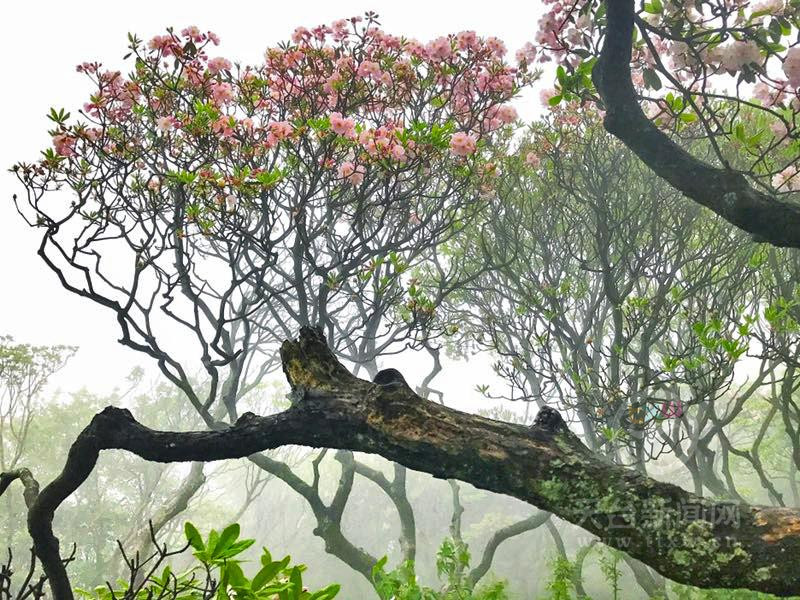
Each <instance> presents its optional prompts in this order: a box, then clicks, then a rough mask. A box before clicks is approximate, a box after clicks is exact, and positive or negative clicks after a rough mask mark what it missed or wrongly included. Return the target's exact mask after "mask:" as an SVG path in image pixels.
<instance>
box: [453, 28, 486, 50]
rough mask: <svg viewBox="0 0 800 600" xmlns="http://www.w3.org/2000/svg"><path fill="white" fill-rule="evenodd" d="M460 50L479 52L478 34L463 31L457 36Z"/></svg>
mask: <svg viewBox="0 0 800 600" xmlns="http://www.w3.org/2000/svg"><path fill="white" fill-rule="evenodd" d="M456 42H457V43H458V49H459V50H477V49H478V48H480V46H481V45H480V40H479V39H478V34H476V33H475V32H474V31H462V32H461V33H459V34H458V35H457V36H456Z"/></svg>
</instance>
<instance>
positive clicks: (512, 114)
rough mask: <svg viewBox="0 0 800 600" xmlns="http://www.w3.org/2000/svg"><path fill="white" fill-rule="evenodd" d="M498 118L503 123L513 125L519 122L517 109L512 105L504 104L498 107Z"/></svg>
mask: <svg viewBox="0 0 800 600" xmlns="http://www.w3.org/2000/svg"><path fill="white" fill-rule="evenodd" d="M496 116H497V118H498V119H500V120H501V121H502V122H503V123H513V122H514V121H516V120H517V109H516V108H514V107H513V106H511V105H510V104H503V105H502V106H500V107H498V109H497V114H496Z"/></svg>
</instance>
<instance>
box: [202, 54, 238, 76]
mask: <svg viewBox="0 0 800 600" xmlns="http://www.w3.org/2000/svg"><path fill="white" fill-rule="evenodd" d="M232 68H233V65H232V64H231V61H229V60H228V59H227V58H222V57H221V56H217V57H216V58H212V59H211V60H210V61H208V70H209V71H211V74H212V75H216V74H217V73H219V72H220V71H230V70H231V69H232Z"/></svg>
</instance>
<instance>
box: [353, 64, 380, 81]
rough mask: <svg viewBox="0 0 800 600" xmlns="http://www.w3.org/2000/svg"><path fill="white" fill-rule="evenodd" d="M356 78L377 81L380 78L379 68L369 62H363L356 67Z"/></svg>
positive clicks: (377, 65)
mask: <svg viewBox="0 0 800 600" xmlns="http://www.w3.org/2000/svg"><path fill="white" fill-rule="evenodd" d="M357 73H358V76H359V77H364V78H365V79H366V78H370V79H375V80H378V79H380V77H381V66H380V65H379V64H378V63H376V62H374V61H371V60H365V61H364V62H362V63H361V64H360V65H358V71H357Z"/></svg>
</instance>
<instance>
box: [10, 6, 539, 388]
mask: <svg viewBox="0 0 800 600" xmlns="http://www.w3.org/2000/svg"><path fill="white" fill-rule="evenodd" d="M366 10H373V11H375V12H377V13H378V14H379V15H380V17H381V18H380V21H381V24H382V25H383V28H384V29H385V30H386V31H388V32H390V33H394V34H398V35H405V36H408V37H415V38H417V39H419V40H421V41H427V40H429V39H432V38H434V37H438V36H439V35H443V34H447V33H455V32H458V31H461V30H465V29H474V30H476V31H477V32H478V33H479V34H480V35H496V36H498V37H500V38H501V39H503V40H504V41H505V42H506V45H507V47H508V49H509V52H510V53H511V58H513V52H514V51H515V50H516V49H517V48H519V47H520V46H522V45H523V44H524V43H525V42H526V41H529V40H531V39H532V37H533V34H534V31H535V26H536V22H537V20H538V17H539V15H540V14H541V12H542V8H541V5H540V2H538V1H533V2H511V1H508V0H494V1H493V2H488V3H487V2H443V1H438V2H436V1H430V0H428V1H423V0H403V1H401V2H397V1H392V2H387V1H386V0H370V1H366V0H365V1H351V0H347V1H338V2H321V1H318V0H315V1H308V0H297V1H295V2H281V3H280V4H278V3H275V2H241V1H233V0H227V1H225V2H213V3H212V2H208V1H192V2H188V1H185V0H181V1H171V0H161V1H158V2H156V1H153V0H137V1H136V2H135V3H122V2H108V1H105V2H101V1H98V0H91V1H82V2H80V3H77V2H75V3H64V2H54V1H47V2H44V1H39V2H33V1H30V0H29V1H24V0H23V1H20V2H3V4H2V8H0V57H2V58H0V60H2V67H3V70H2V72H3V83H2V87H3V89H4V90H5V92H4V93H2V94H0V115H2V116H3V127H2V129H1V130H0V131H2V142H1V143H0V286H1V287H0V335H2V334H11V335H13V336H14V337H15V338H16V339H17V341H19V342H30V343H36V344H56V343H64V344H74V345H78V346H80V351H79V353H78V355H77V356H76V357H75V358H74V359H73V361H72V362H71V363H70V364H69V366H68V367H67V369H66V370H65V372H63V373H62V374H60V375H59V377H58V381H59V382H60V383H61V384H62V385H64V386H65V387H66V388H68V389H73V388H75V387H79V386H81V385H86V386H87V387H88V388H89V389H91V390H94V391H110V389H111V388H113V386H114V383H115V382H116V381H119V380H120V379H121V378H123V377H124V376H125V375H126V374H127V373H128V372H129V370H130V368H131V367H132V366H134V365H136V364H141V365H142V366H147V367H150V366H151V365H150V364H149V363H148V359H147V357H144V356H141V355H139V354H137V353H135V352H134V351H132V350H128V349H126V348H124V347H122V346H121V345H119V344H118V343H117V342H116V339H117V337H118V335H119V333H118V329H117V325H116V323H115V321H114V320H113V318H112V316H111V313H110V312H109V311H105V310H102V309H101V307H98V306H96V305H94V304H93V303H91V302H89V301H88V300H85V299H82V298H79V297H77V296H73V295H72V294H69V293H68V292H66V291H64V290H63V289H62V288H61V286H60V285H59V283H58V281H57V280H56V277H55V275H54V274H53V273H51V272H50V271H49V269H47V267H46V266H45V265H44V263H43V262H42V261H41V259H39V258H38V256H36V245H37V234H36V232H35V231H33V230H30V229H29V228H28V227H27V226H26V225H25V224H24V223H23V221H22V220H21V218H20V217H19V216H18V215H17V214H16V212H15V211H14V208H13V203H12V202H11V196H12V194H13V193H20V194H21V193H22V189H21V186H20V185H19V184H18V183H17V181H16V179H15V178H14V176H13V175H12V174H11V173H8V172H7V169H8V168H9V167H10V166H11V165H12V164H14V163H15V162H18V161H31V162H32V161H34V160H36V159H37V157H38V156H39V151H40V150H42V149H44V148H46V147H47V146H48V145H49V144H50V140H49V136H48V135H47V129H48V128H49V123H50V122H49V121H48V120H47V119H46V117H45V115H46V113H47V112H48V110H49V107H51V106H55V107H64V108H66V109H67V110H70V111H72V112H73V113H74V111H75V110H77V109H78V108H79V107H81V106H82V104H83V102H84V101H85V100H86V99H87V97H88V93H89V90H90V89H91V88H90V84H89V82H88V80H86V79H85V78H84V76H83V75H81V74H79V73H76V72H75V65H77V64H78V63H80V62H83V61H92V60H99V61H101V62H103V63H104V65H105V66H106V67H109V68H118V69H121V70H122V71H123V73H126V72H128V70H129V67H128V66H126V65H125V64H124V63H123V62H122V56H123V55H124V54H125V53H126V45H127V38H126V34H127V33H128V32H129V31H130V32H134V33H137V34H138V35H139V37H140V38H142V39H144V40H147V39H149V38H150V37H152V36H153V35H155V34H158V33H162V32H163V29H164V28H166V27H168V26H174V27H176V29H180V28H182V27H184V26H186V25H198V26H199V27H200V28H201V29H203V30H206V29H211V30H212V31H214V32H216V33H217V34H218V35H219V36H220V38H221V39H222V43H221V45H220V47H219V48H218V50H219V55H221V56H226V57H228V58H230V59H232V60H237V61H240V62H242V63H257V62H259V61H260V59H261V56H262V54H263V51H264V49H265V48H267V47H268V46H271V45H275V44H276V43H277V42H279V41H281V40H285V39H287V38H288V37H289V35H290V34H291V32H292V30H293V29H294V28H295V27H296V26H298V25H305V26H314V25H318V24H320V23H330V22H331V21H332V20H334V19H336V18H343V17H350V16H354V15H360V14H363V13H364V12H365V11H366ZM538 104H539V103H538V98H537V97H536V95H535V94H528V95H527V97H526V98H524V99H523V100H522V101H520V102H518V103H517V108H518V110H519V112H520V115H521V116H522V117H523V118H528V119H529V118H533V117H534V116H535V115H536V114H537V112H538ZM395 360H396V359H395ZM475 366H476V365H474V364H473V365H471V369H472V371H469V372H468V371H467V369H468V368H470V367H468V366H466V365H463V366H461V368H460V369H458V370H459V371H462V373H461V375H466V374H467V373H469V375H471V376H467V377H463V376H462V377H459V374H458V373H450V376H449V377H447V379H446V381H447V384H448V386H449V385H450V383H451V382H453V383H454V384H456V385H457V386H458V387H456V388H455V389H452V390H451V391H452V392H455V394H454V395H456V396H461V397H463V396H462V394H464V395H469V396H472V397H474V396H475V394H474V392H471V389H472V386H474V384H475V383H482V382H481V381H478V380H476V378H475V376H474V373H475ZM439 387H443V386H442V385H441V384H440V385H439ZM451 398H452V396H451ZM474 399H475V400H477V398H474Z"/></svg>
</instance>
